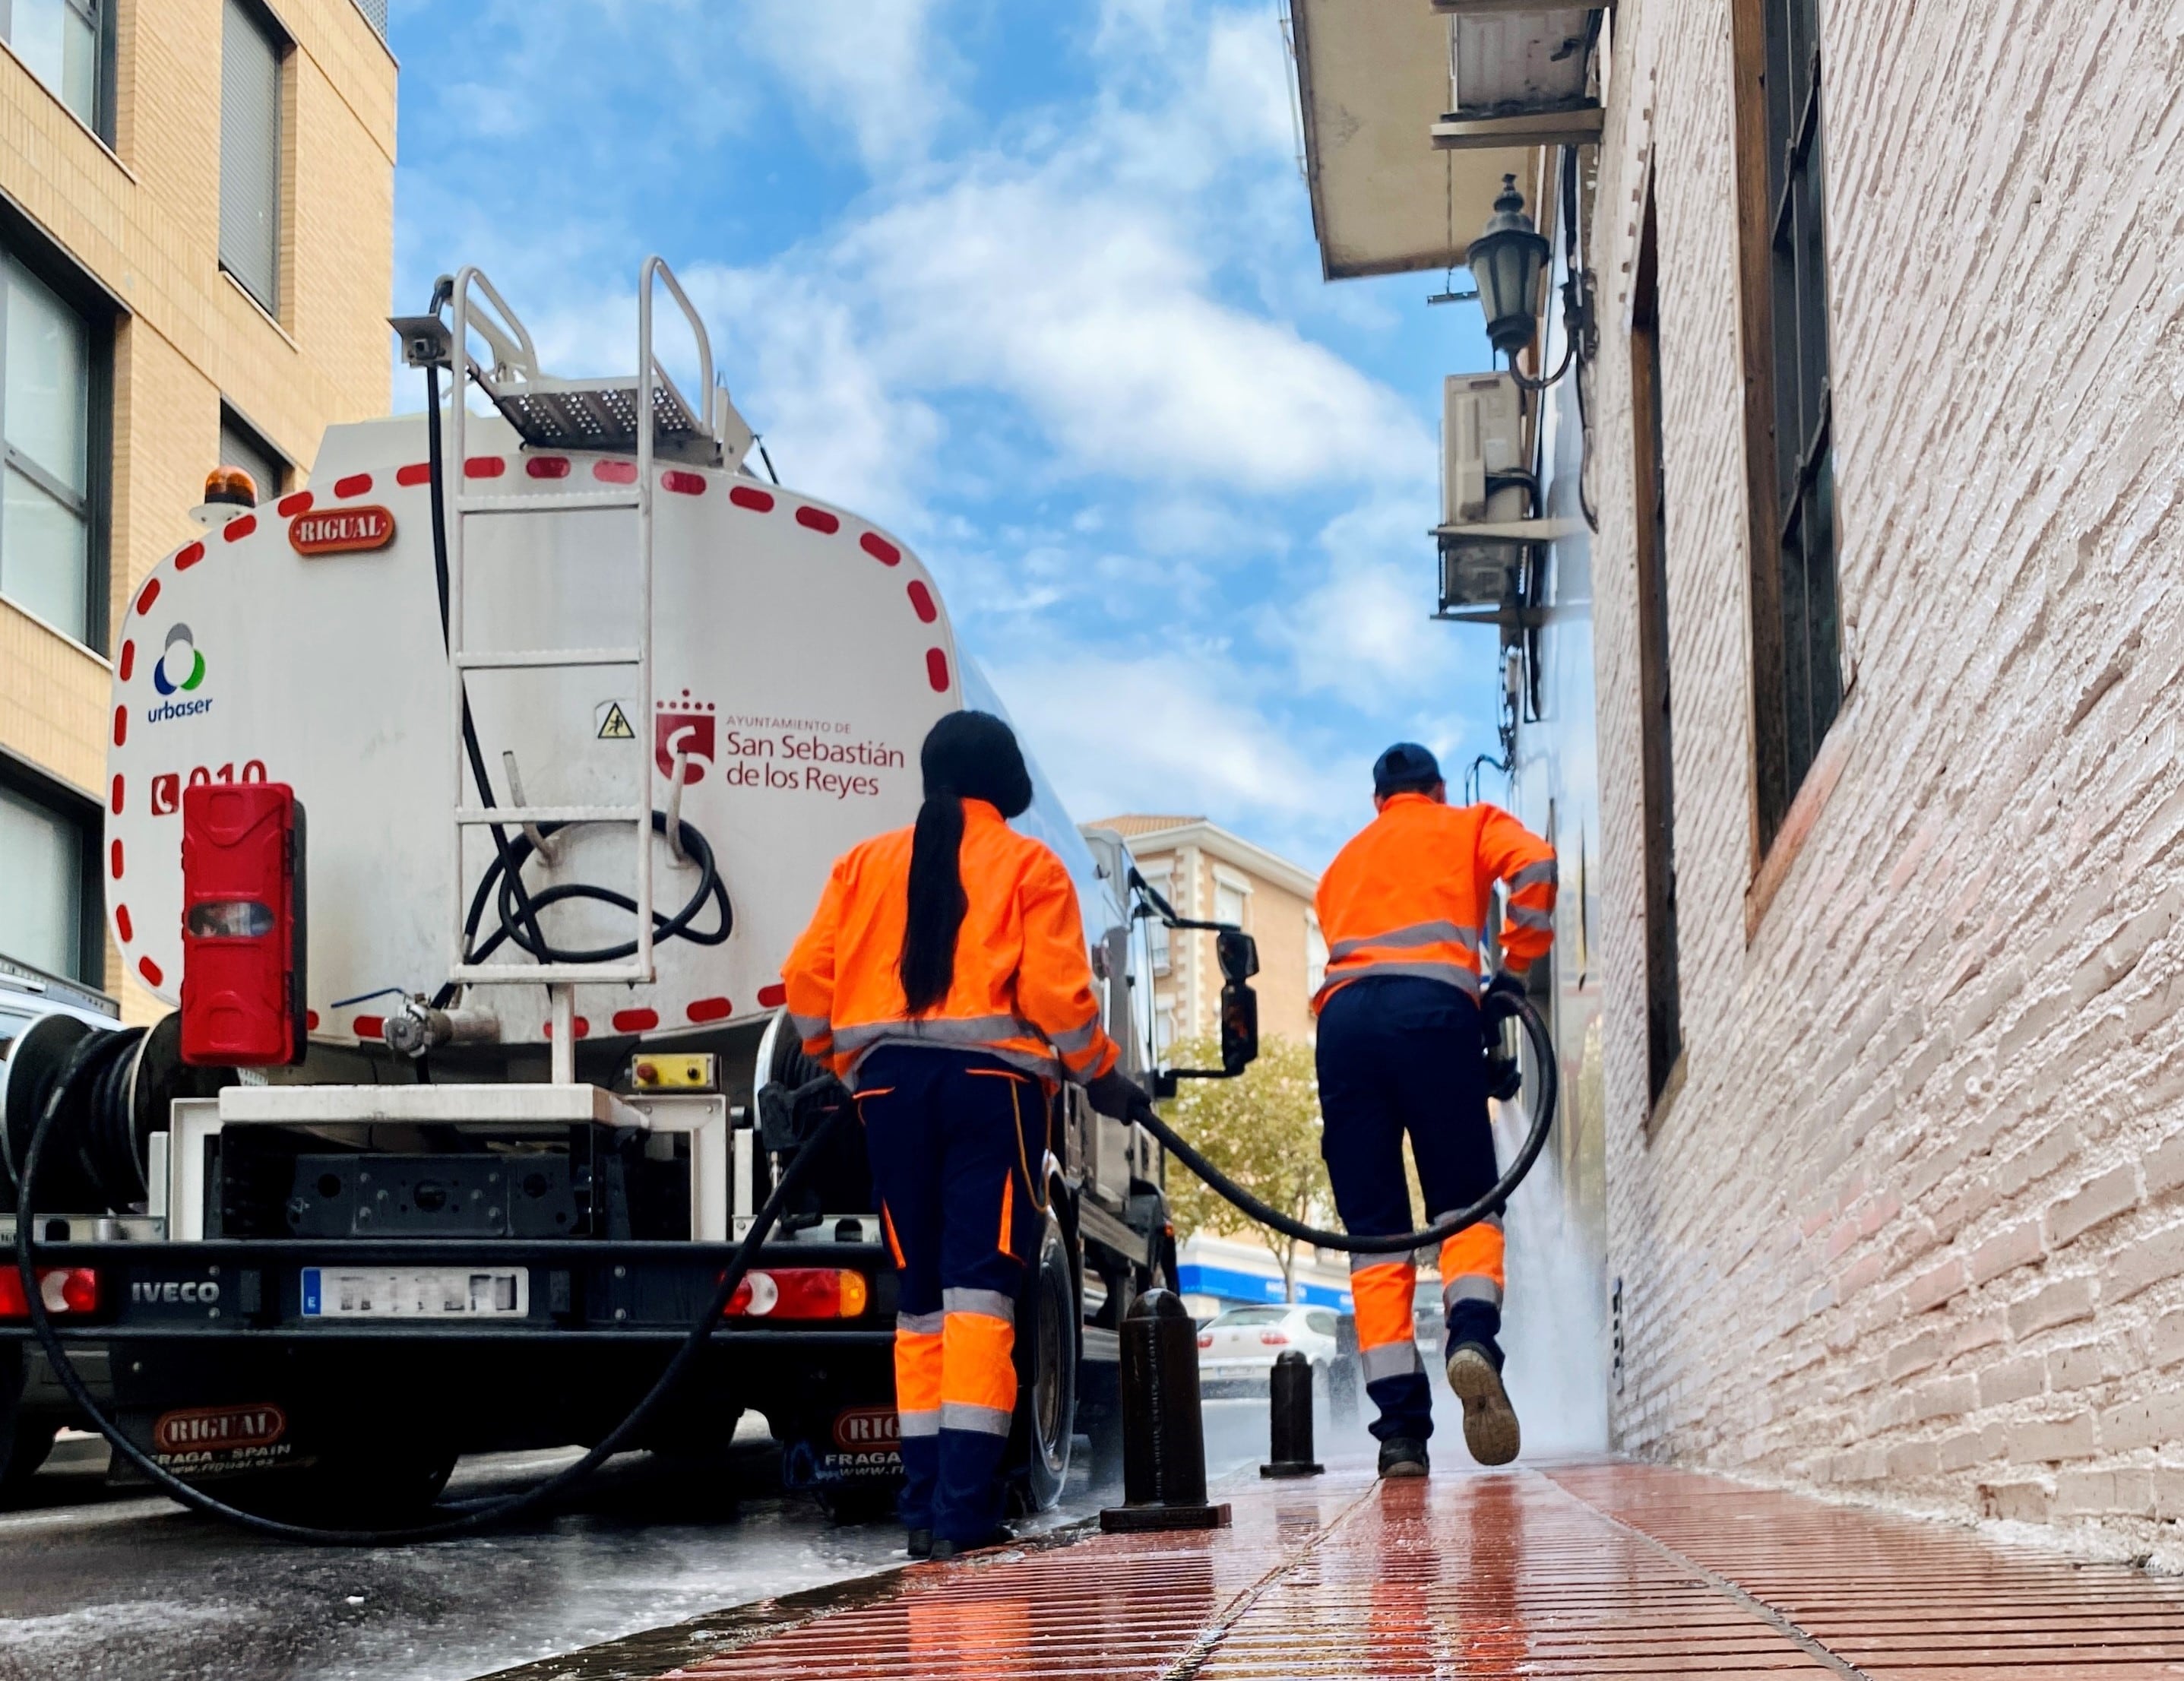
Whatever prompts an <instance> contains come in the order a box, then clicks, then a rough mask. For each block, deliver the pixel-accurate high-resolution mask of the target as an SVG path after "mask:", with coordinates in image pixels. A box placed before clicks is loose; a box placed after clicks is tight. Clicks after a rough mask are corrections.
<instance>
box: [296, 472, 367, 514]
mask: <svg viewBox="0 0 2184 1681" xmlns="http://www.w3.org/2000/svg"><path fill="white" fill-rule="evenodd" d="M370 488H371V475H370V474H369V473H351V474H350V475H349V476H348V477H347V478H345V479H336V480H335V481H334V494H335V495H336V496H362V495H363V494H364V493H365V492H366V491H368V490H370ZM283 511H284V512H285V511H286V510H285V509H284V510H283Z"/></svg>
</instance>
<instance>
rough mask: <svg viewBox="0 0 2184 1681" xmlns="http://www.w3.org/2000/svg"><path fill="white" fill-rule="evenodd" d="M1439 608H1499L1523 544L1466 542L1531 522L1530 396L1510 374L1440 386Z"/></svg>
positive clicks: (1515, 540)
mask: <svg viewBox="0 0 2184 1681" xmlns="http://www.w3.org/2000/svg"><path fill="white" fill-rule="evenodd" d="M1440 449H1441V469H1440V503H1441V509H1440V513H1441V523H1440V533H1439V535H1440V554H1441V578H1440V597H1441V601H1440V605H1441V610H1442V611H1443V612H1446V611H1448V610H1450V609H1451V608H1461V607H1493V606H1497V605H1499V604H1500V603H1501V601H1502V598H1503V597H1504V596H1505V595H1506V594H1507V593H1508V590H1507V584H1508V574H1509V573H1510V571H1512V570H1513V568H1515V567H1516V566H1517V565H1518V564H1519V563H1520V562H1521V561H1522V560H1523V559H1524V548H1525V546H1526V545H1525V540H1524V539H1523V538H1519V537H1509V536H1507V535H1503V534H1501V533H1493V534H1490V533H1488V532H1479V533H1477V534H1476V535H1468V534H1467V533H1466V531H1465V527H1467V526H1508V525H1513V524H1514V523H1516V522H1518V521H1519V520H1528V519H1529V518H1531V517H1532V514H1533V502H1534V499H1535V496H1536V493H1537V488H1538V487H1537V483H1536V481H1535V480H1534V478H1533V476H1532V475H1531V474H1530V473H1529V472H1528V471H1527V470H1525V467H1524V391H1523V389H1522V387H1519V386H1518V383H1517V381H1516V379H1515V377H1514V376H1512V375H1509V374H1451V375H1449V376H1448V377H1447V378H1446V379H1445V380H1443V381H1441V409H1440Z"/></svg>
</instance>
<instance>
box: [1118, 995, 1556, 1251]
mask: <svg viewBox="0 0 2184 1681" xmlns="http://www.w3.org/2000/svg"><path fill="white" fill-rule="evenodd" d="M1513 1009H1514V1011H1515V1014H1516V1016H1517V1019H1518V1021H1521V1022H1523V1023H1524V1033H1525V1036H1526V1037H1527V1038H1529V1039H1530V1040H1531V1042H1532V1050H1533V1054H1534V1055H1533V1061H1534V1065H1535V1078H1536V1080H1537V1082H1538V1085H1539V1089H1538V1092H1537V1093H1536V1094H1535V1102H1534V1103H1533V1105H1532V1111H1533V1113H1532V1127H1531V1130H1530V1131H1529V1133H1526V1134H1525V1135H1524V1144H1523V1146H1522V1147H1521V1148H1520V1149H1518V1151H1517V1157H1516V1160H1515V1161H1512V1162H1511V1163H1510V1164H1509V1166H1508V1168H1507V1171H1506V1172H1504V1173H1503V1174H1502V1177H1501V1178H1500V1179H1499V1180H1497V1181H1496V1183H1495V1186H1494V1188H1493V1189H1492V1190H1490V1191H1489V1192H1487V1193H1486V1194H1485V1196H1483V1197H1481V1198H1479V1200H1478V1201H1476V1202H1474V1203H1473V1204H1472V1205H1470V1206H1469V1207H1468V1208H1460V1209H1457V1211H1455V1212H1454V1213H1451V1214H1444V1215H1443V1216H1441V1217H1440V1219H1438V1220H1436V1221H1435V1222H1433V1223H1432V1224H1431V1225H1430V1226H1428V1227H1425V1229H1424V1230H1423V1231H1418V1232H1401V1233H1396V1235H1395V1236H1393V1237H1378V1238H1368V1237H1359V1236H1357V1235H1356V1234H1354V1233H1348V1232H1324V1231H1322V1230H1321V1229H1320V1228H1319V1227H1317V1226H1307V1225H1306V1224H1305V1223H1304V1222H1302V1221H1301V1220H1295V1219H1292V1218H1290V1216H1288V1215H1286V1214H1284V1213H1283V1212H1282V1211H1281V1210H1279V1208H1276V1207H1274V1206H1273V1205H1271V1204H1268V1203H1264V1202H1262V1201H1260V1200H1259V1199H1258V1198H1256V1197H1255V1196H1253V1195H1252V1194H1251V1192H1249V1191H1247V1190H1245V1188H1243V1187H1242V1186H1241V1185H1240V1184H1238V1183H1236V1182H1235V1181H1234V1179H1232V1178H1230V1177H1229V1176H1228V1175H1227V1174H1225V1173H1223V1172H1222V1171H1221V1170H1220V1169H1219V1168H1217V1167H1216V1166H1214V1165H1213V1164H1212V1162H1210V1161H1207V1160H1206V1158H1205V1157H1204V1156H1202V1155H1200V1154H1199V1153H1198V1152H1197V1150H1195V1149H1193V1148H1192V1147H1191V1144H1190V1140H1189V1139H1188V1138H1184V1136H1183V1135H1182V1134H1181V1133H1178V1132H1177V1131H1176V1130H1175V1128H1174V1127H1171V1126H1169V1125H1168V1124H1167V1122H1165V1121H1163V1120H1162V1119H1161V1118H1160V1116H1158V1115H1157V1114H1156V1113H1155V1112H1154V1110H1153V1106H1152V1105H1151V1103H1150V1102H1148V1103H1146V1104H1145V1105H1142V1106H1141V1107H1140V1108H1139V1110H1138V1111H1137V1113H1136V1114H1134V1116H1132V1117H1131V1118H1132V1119H1133V1120H1134V1121H1136V1122H1138V1124H1139V1126H1141V1127H1144V1128H1145V1130H1146V1131H1147V1132H1149V1133H1151V1134H1152V1135H1153V1136H1154V1137H1155V1138H1158V1139H1159V1140H1160V1141H1161V1143H1162V1144H1163V1145H1165V1146H1166V1147H1167V1149H1168V1150H1169V1152H1170V1153H1171V1154H1173V1155H1174V1157H1175V1159H1176V1160H1177V1161H1180V1162H1181V1163H1182V1164H1183V1165H1184V1166H1186V1167H1188V1168H1189V1169H1190V1171H1191V1172H1194V1173H1195V1174H1196V1175H1198V1177H1200V1178H1201V1179H1203V1180H1205V1181H1206V1183H1207V1184H1209V1185H1211V1186H1212V1188H1214V1189H1215V1190H1217V1191H1218V1192H1219V1193H1220V1194H1222V1195H1223V1197H1225V1198H1226V1199H1227V1200H1229V1202H1231V1203H1233V1204H1234V1205H1236V1207H1237V1208H1239V1209H1240V1210H1241V1211H1243V1212H1245V1214H1248V1215H1250V1216H1251V1218H1252V1219H1254V1220H1256V1221H1257V1222H1259V1223H1260V1224H1261V1225H1262V1226H1271V1227H1273V1229H1274V1230H1275V1231H1277V1232H1279V1233H1281V1234H1282V1235H1283V1236H1284V1237H1285V1238H1297V1239H1298V1240H1299V1241H1301V1242H1303V1243H1307V1244H1318V1246H1319V1247H1320V1248H1322V1249H1333V1250H1347V1251H1348V1252H1350V1253H1351V1254H1352V1255H1401V1254H1405V1253H1407V1252H1408V1251H1409V1250H1415V1249H1424V1248H1427V1247H1429V1245H1432V1244H1439V1243H1440V1242H1442V1241H1443V1240H1444V1239H1446V1238H1452V1237H1454V1236H1455V1235H1456V1234H1457V1233H1458V1232H1461V1231H1462V1230H1463V1228H1464V1227H1467V1226H1470V1225H1475V1224H1476V1223H1477V1222H1479V1221H1480V1220H1483V1219H1485V1217H1486V1216H1488V1215H1490V1214H1496V1213H1499V1212H1500V1211H1501V1210H1502V1205H1503V1204H1505V1203H1507V1201H1508V1200H1509V1196H1510V1194H1511V1193H1512V1192H1513V1191H1514V1190H1515V1189H1516V1188H1517V1187H1518V1185H1519V1184H1520V1183H1523V1181H1524V1176H1525V1175H1526V1174H1527V1173H1529V1172H1531V1171H1532V1164H1533V1163H1534V1162H1535V1161H1538V1160H1539V1159H1540V1152H1541V1150H1543V1149H1546V1144H1547V1134H1548V1133H1549V1132H1550V1131H1551V1130H1552V1128H1553V1126H1554V1124H1555V1099H1556V1097H1557V1094H1558V1092H1559V1088H1560V1082H1559V1080H1558V1079H1557V1074H1556V1070H1555V1046H1554V1041H1553V1039H1552V1038H1550V1037H1549V1035H1548V1033H1547V1024H1546V1021H1545V1020H1544V1019H1543V1018H1542V1017H1541V1015H1540V1012H1539V1011H1538V1010H1535V1008H1533V1006H1532V1002H1531V1000H1530V999H1518V1000H1515V1001H1514V1002H1513Z"/></svg>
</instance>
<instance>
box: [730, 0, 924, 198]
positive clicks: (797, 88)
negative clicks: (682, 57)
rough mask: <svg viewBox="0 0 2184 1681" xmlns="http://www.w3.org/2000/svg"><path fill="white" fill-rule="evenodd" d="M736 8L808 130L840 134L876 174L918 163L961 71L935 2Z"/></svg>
mask: <svg viewBox="0 0 2184 1681" xmlns="http://www.w3.org/2000/svg"><path fill="white" fill-rule="evenodd" d="M738 9H739V10H740V11H741V12H742V14H743V15H744V18H745V19H747V23H748V27H749V32H750V41H751V44H752V45H754V46H755V47H757V49H758V50H759V52H760V53H761V54H763V55H764V57H765V58H766V59H767V61H768V62H769V63H771V64H772V66H773V67H774V69H775V70H777V72H778V73H779V75H780V76H781V78H782V80H783V81H785V82H786V83H787V84H788V86H789V88H790V89H791V90H792V91H793V92H794V93H795V94H796V95H797V97H799V100H800V101H801V102H802V103H803V105H804V106H805V110H806V112H807V114H808V115H809V116H810V118H811V121H812V124H813V125H814V126H816V127H817V128H819V129H821V130H822V131H846V132H847V133H848V135H849V136H850V141H851V142H852V144H854V146H855V148H856V152H857V154H858V156H859V158H860V159H861V160H862V161H863V163H864V165H865V168H866V170H868V171H870V172H871V173H872V174H874V175H891V174H893V173H894V172H895V171H897V170H900V169H901V168H902V167H904V166H905V164H913V163H916V162H918V161H921V160H922V159H923V158H924V156H925V154H926V150H927V148H928V146H929V145H930V143H931V142H932V140H933V136H934V134H935V132H936V131H938V130H939V126H940V125H941V123H942V122H943V121H944V120H945V119H946V118H947V117H948V116H949V115H950V114H951V112H952V111H953V110H954V109H955V107H956V98H955V94H954V92H953V85H954V82H955V81H956V77H957V75H959V74H960V68H961V67H960V65H959V64H957V62H956V58H955V56H954V55H953V54H952V53H950V52H949V50H948V49H947V47H946V45H945V43H944V42H942V41H940V40H939V38H938V36H937V35H936V32H935V31H934V29H933V14H934V13H935V12H936V11H937V10H938V9H939V3H938V0H745V3H744V5H743V6H742V7H741V8H738Z"/></svg>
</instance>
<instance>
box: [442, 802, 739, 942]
mask: <svg viewBox="0 0 2184 1681" xmlns="http://www.w3.org/2000/svg"><path fill="white" fill-rule="evenodd" d="M571 827H574V825H572V824H568V823H541V824H540V825H538V832H539V834H540V835H541V836H542V837H544V838H551V837H553V836H554V835H556V834H558V833H560V832H561V831H562V830H563V829H565V828H571ZM652 832H653V833H655V835H664V834H666V832H667V815H666V813H665V812H661V811H655V812H654V813H653V814H652ZM681 839H682V850H683V852H684V853H685V854H687V855H688V857H689V858H690V859H691V860H692V861H694V863H695V864H696V865H697V866H698V885H697V886H696V888H694V889H692V891H691V893H690V897H689V898H688V899H687V900H686V901H684V903H683V905H682V909H681V910H678V911H677V912H676V913H675V914H674V915H673V916H663V915H662V914H661V913H660V912H659V911H657V910H655V911H654V912H653V913H652V938H653V942H654V943H655V944H657V943H659V942H660V941H661V940H670V939H674V938H677V936H680V937H681V938H683V939H686V940H688V941H689V942H690V943H692V944H693V945H720V944H721V943H724V942H725V941H726V940H727V938H728V936H729V935H730V934H731V933H733V932H734V931H735V926H736V918H735V911H734V910H733V907H732V906H731V905H729V903H728V890H727V888H726V887H725V886H723V885H722V884H721V875H720V871H719V870H718V869H716V867H715V866H714V862H713V849H712V846H711V845H710V843H708V842H707V840H706V839H705V836H704V835H703V834H702V833H701V832H699V829H698V827H697V826H696V825H695V824H692V823H684V824H682V827H681ZM536 851H538V848H537V846H535V845H534V844H532V839H531V837H530V836H529V835H527V834H519V835H515V836H513V837H511V838H510V840H509V843H508V845H507V846H506V847H505V848H504V849H503V850H501V851H500V852H499V854H497V855H496V856H495V857H494V859H493V861H492V862H491V863H490V864H487V866H485V873H484V874H483V875H482V876H481V877H478V884H477V891H476V893H473V894H472V895H471V909H470V915H469V916H467V917H466V918H465V920H464V922H463V943H464V944H465V946H466V947H467V948H468V949H469V951H470V960H471V962H473V963H481V962H483V961H484V960H485V959H486V958H487V956H488V955H491V954H492V953H493V951H495V950H497V949H499V947H500V945H501V943H502V942H503V941H504V940H513V941H515V943H516V944H517V945H519V946H521V948H522V949H524V950H526V951H527V952H529V953H530V954H531V955H532V956H533V957H535V958H537V959H538V960H539V961H540V962H541V963H611V962H613V961H614V960H616V958H621V957H632V956H634V955H636V953H637V942H636V941H635V940H634V939H628V940H624V941H622V942H621V943H620V944H618V945H602V946H593V947H591V948H589V949H584V950H576V951H572V950H571V949H568V948H567V947H565V946H557V945H549V944H546V943H543V940H542V941H540V942H538V943H533V941H532V931H533V930H535V929H536V927H537V926H538V924H537V922H536V921H535V920H534V919H535V918H536V916H537V914H538V912H539V911H541V910H545V909H547V908H548V907H549V905H559V904H560V903H561V902H562V901H563V900H565V899H596V900H598V901H599V903H601V904H604V905H615V906H616V907H618V908H619V909H621V910H627V911H628V912H629V913H630V914H631V915H632V916H634V915H635V914H636V912H637V901H636V900H635V899H632V898H631V897H630V896H629V895H628V894H627V893H617V892H616V890H615V889H614V888H603V887H600V886H599V885H597V884H596V883H594V882H557V883H555V884H554V886H552V887H549V888H538V889H537V890H535V891H533V890H532V889H530V888H525V887H524V886H523V885H522V880H523V877H522V871H523V866H524V865H525V864H526V862H528V861H529V860H530V858H531V855H532V854H533V853H534V852H536ZM495 899H497V900H499V904H498V905H497V906H496V909H497V910H498V911H499V916H500V927H499V928H498V929H496V930H495V931H494V932H493V933H491V934H488V935H487V937H486V939H485V943H483V944H482V945H481V944H478V943H476V941H477V932H478V929H479V928H480V927H482V925H483V923H484V921H485V908H486V905H487V903H488V902H490V901H493V900H495ZM708 901H710V903H711V904H712V905H713V906H714V908H715V910H716V912H717V915H716V916H715V918H714V923H715V926H714V927H711V928H710V929H701V928H693V927H691V926H690V924H691V922H692V921H694V920H695V919H696V917H697V916H698V915H699V912H701V911H702V910H705V906H706V904H707V903H708ZM525 913H528V914H525Z"/></svg>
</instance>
